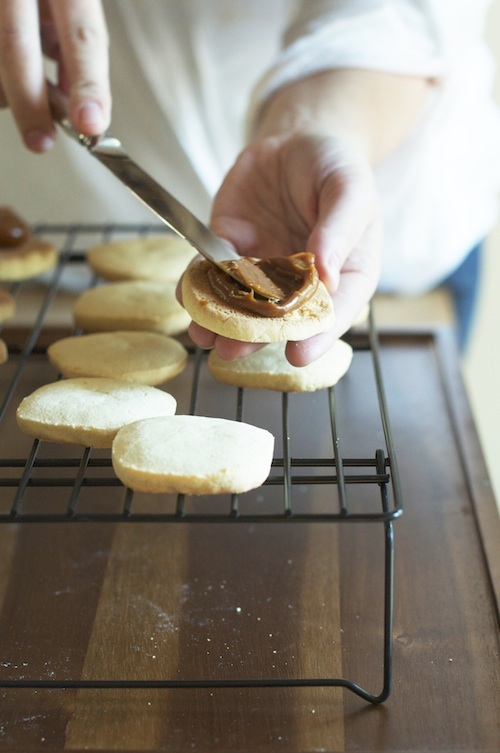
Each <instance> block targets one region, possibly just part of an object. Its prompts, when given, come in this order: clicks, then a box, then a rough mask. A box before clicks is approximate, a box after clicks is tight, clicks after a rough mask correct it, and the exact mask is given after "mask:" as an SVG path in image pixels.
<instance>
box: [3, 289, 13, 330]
mask: <svg viewBox="0 0 500 753" xmlns="http://www.w3.org/2000/svg"><path fill="white" fill-rule="evenodd" d="M15 309H16V304H15V302H14V299H13V297H12V296H11V294H10V293H9V292H8V291H7V290H3V289H2V288H0V322H5V321H7V319H12V317H13V316H14V313H15Z"/></svg>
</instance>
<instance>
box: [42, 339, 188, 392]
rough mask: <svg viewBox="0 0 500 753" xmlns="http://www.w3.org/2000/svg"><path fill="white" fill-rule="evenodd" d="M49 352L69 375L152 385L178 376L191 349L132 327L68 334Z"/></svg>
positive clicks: (49, 355)
mask: <svg viewBox="0 0 500 753" xmlns="http://www.w3.org/2000/svg"><path fill="white" fill-rule="evenodd" d="M47 355H48V358H49V361H50V362H51V364H52V365H53V366H54V367H55V368H56V369H57V370H58V371H59V372H60V373H61V374H63V376H65V377H81V376H87V377H88V376H92V377H105V378H108V379H110V378H111V379H124V380H125V381H127V382H137V383H139V384H151V385H155V384H161V383H162V382H166V381H167V380H168V379H172V378H173V377H175V376H177V374H180V372H181V371H182V370H183V369H184V367H185V365H186V361H187V350H186V348H184V346H183V345H181V343H179V342H178V341H177V340H174V339H173V338H171V337H167V335H161V334H159V333H156V332H131V331H128V330H123V331H117V332H96V333H92V334H89V335H81V336H80V337H77V336H74V337H64V338H63V339H62V340H57V341H56V342H54V343H52V345H49V347H48V348H47Z"/></svg>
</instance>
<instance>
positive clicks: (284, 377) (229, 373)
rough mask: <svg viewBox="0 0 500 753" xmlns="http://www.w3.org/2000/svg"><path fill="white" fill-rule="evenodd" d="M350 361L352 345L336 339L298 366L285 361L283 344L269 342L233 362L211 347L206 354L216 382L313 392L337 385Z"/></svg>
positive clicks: (285, 390) (258, 387)
mask: <svg viewBox="0 0 500 753" xmlns="http://www.w3.org/2000/svg"><path fill="white" fill-rule="evenodd" d="M351 361H352V348H351V346H350V345H348V343H346V342H344V341H343V340H337V341H336V342H335V343H334V344H333V345H332V347H331V348H330V349H329V350H327V352H326V353H324V354H323V355H322V356H321V357H320V358H318V359H317V360H316V361H313V362H312V363H310V364H308V365H307V366H301V367H297V366H292V365H291V363H289V362H288V361H287V359H286V358H285V344H284V343H270V344H269V345H265V346H264V347H263V348H260V349H259V350H257V351H256V352H255V353H251V354H250V355H248V356H244V357H243V358H237V359H235V360H234V361H227V360H224V359H223V358H220V356H218V355H217V353H216V352H215V351H214V350H213V351H211V352H210V354H209V356H208V368H209V370H210V373H211V374H212V376H213V377H214V378H215V379H216V380H217V381H218V382H222V383H223V384H231V385H234V386H236V387H250V388H257V389H267V390H280V391H281V392H313V391H314V390H320V389H323V388H325V387H332V386H333V385H334V384H336V383H337V382H338V381H339V379H340V378H341V377H343V376H344V374H345V373H346V372H347V370H348V369H349V366H350V365H351Z"/></svg>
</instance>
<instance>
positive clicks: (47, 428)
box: [16, 378, 177, 448]
mask: <svg viewBox="0 0 500 753" xmlns="http://www.w3.org/2000/svg"><path fill="white" fill-rule="evenodd" d="M176 408H177V401H176V400H175V398H174V397H173V396H172V395H170V394H169V393H168V392H163V391H162V390H159V389H157V388H156V387H150V386H148V385H136V384H131V383H130V382H123V381H120V380H117V379H98V378H88V379H87V378H82V379H62V380H60V381H59V382H53V383H51V384H45V385H44V386H43V387H40V388H39V389H37V390H35V391H34V392H32V393H31V395H28V396H27V397H25V398H24V399H23V400H22V401H21V403H20V404H19V407H18V409H17V412H16V419H17V423H18V426H19V428H20V429H21V430H22V431H24V432H25V433H26V434H29V435H30V436H31V437H35V438H36V439H43V440H47V441H49V442H62V443H65V444H77V445H83V446H84V447H94V448H102V447H111V444H112V442H113V439H114V438H115V435H116V433H117V431H118V430H119V429H121V428H122V426H125V425H126V424H129V423H132V422H133V421H137V420H139V419H141V418H149V417H151V416H171V415H173V414H174V413H175V410H176Z"/></svg>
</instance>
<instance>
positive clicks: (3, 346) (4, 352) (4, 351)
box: [0, 337, 9, 366]
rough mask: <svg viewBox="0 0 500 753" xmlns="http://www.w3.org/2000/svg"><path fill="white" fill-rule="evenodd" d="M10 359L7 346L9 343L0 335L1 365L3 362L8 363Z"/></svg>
mask: <svg viewBox="0 0 500 753" xmlns="http://www.w3.org/2000/svg"><path fill="white" fill-rule="evenodd" d="M8 360H9V349H8V348H7V343H6V342H5V340H2V338H1V337H0V366H1V365H2V364H3V363H7V361H8Z"/></svg>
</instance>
